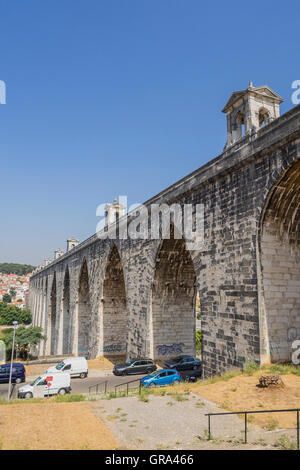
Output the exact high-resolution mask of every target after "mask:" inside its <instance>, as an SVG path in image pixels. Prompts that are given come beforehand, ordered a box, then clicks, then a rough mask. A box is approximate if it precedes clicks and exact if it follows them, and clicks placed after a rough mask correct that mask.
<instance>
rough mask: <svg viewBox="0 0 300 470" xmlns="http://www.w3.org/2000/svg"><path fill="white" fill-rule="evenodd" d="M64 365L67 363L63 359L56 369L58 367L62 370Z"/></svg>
mask: <svg viewBox="0 0 300 470" xmlns="http://www.w3.org/2000/svg"><path fill="white" fill-rule="evenodd" d="M64 365H65V363H64V361H62V362H60V363H59V364H57V366H56V369H57V370H60V369H62V368H63V366H64Z"/></svg>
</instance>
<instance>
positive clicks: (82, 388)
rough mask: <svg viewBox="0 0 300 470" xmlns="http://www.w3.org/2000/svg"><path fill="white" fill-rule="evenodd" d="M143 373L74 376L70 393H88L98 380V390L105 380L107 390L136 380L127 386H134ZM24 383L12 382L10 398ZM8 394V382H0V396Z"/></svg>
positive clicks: (101, 387) (100, 389) (102, 388)
mask: <svg viewBox="0 0 300 470" xmlns="http://www.w3.org/2000/svg"><path fill="white" fill-rule="evenodd" d="M144 376H145V374H143V375H126V376H124V377H116V376H114V375H112V376H107V377H87V378H86V379H80V378H77V377H74V378H72V379H71V387H72V392H71V393H88V392H89V387H91V386H93V385H97V384H99V383H100V382H101V383H102V385H99V387H98V390H99V392H101V391H104V387H105V384H104V382H105V381H107V391H114V390H115V388H114V387H115V386H116V385H121V384H125V383H126V382H129V381H136V382H135V383H131V384H129V388H135V387H138V385H139V384H138V380H139V379H141V378H142V377H144ZM30 381H31V380H28V381H27V380H26V383H30ZM23 385H24V383H21V384H18V385H16V384H13V385H12V388H13V392H12V395H11V396H12V398H16V397H17V395H18V388H19V387H22V386H23ZM126 387H127V386H123V387H122V386H120V387H118V389H119V390H122V389H123V390H125V389H126ZM95 391H96V387H93V389H92V390H91V392H92V393H93V392H95ZM7 394H8V384H0V397H3V398H4V397H5V398H6V397H7Z"/></svg>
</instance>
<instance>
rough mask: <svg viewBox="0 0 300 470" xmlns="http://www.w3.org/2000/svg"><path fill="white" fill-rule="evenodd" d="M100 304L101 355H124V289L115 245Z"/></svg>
mask: <svg viewBox="0 0 300 470" xmlns="http://www.w3.org/2000/svg"><path fill="white" fill-rule="evenodd" d="M101 303H102V328H101V330H102V331H101V336H102V344H103V354H104V355H126V354H127V331H128V318H127V309H126V289H125V280H124V272H123V265H122V261H121V257H120V254H119V251H118V249H117V247H116V245H115V244H113V246H112V248H111V250H110V253H109V255H108V258H107V264H106V269H105V275H104V280H103V293H102V299H101Z"/></svg>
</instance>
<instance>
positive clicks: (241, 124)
mask: <svg viewBox="0 0 300 470" xmlns="http://www.w3.org/2000/svg"><path fill="white" fill-rule="evenodd" d="M236 127H237V133H238V136H237V137H238V138H240V137H244V135H245V133H246V132H245V118H244V115H243V113H241V112H240V111H239V112H238V113H237V115H236Z"/></svg>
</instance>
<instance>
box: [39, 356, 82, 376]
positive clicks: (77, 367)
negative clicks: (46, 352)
mask: <svg viewBox="0 0 300 470" xmlns="http://www.w3.org/2000/svg"><path fill="white" fill-rule="evenodd" d="M56 372H59V373H61V372H68V374H70V375H71V377H74V376H76V375H77V376H79V377H80V378H81V379H84V378H85V377H87V375H88V363H87V360H86V358H85V357H67V358H66V359H64V360H63V361H61V362H60V363H59V364H57V365H56V366H53V367H49V369H47V374H50V373H51V374H52V373H56Z"/></svg>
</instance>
